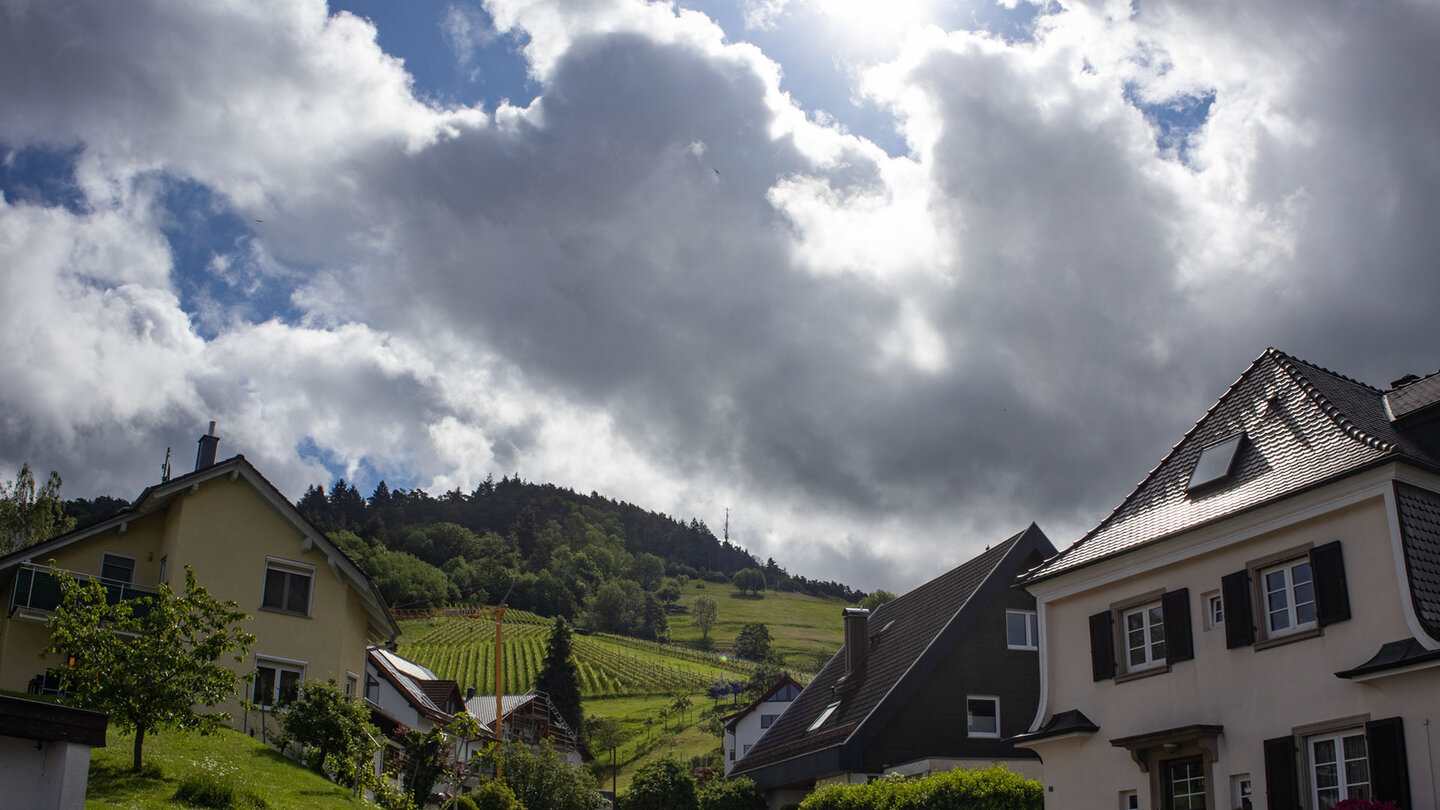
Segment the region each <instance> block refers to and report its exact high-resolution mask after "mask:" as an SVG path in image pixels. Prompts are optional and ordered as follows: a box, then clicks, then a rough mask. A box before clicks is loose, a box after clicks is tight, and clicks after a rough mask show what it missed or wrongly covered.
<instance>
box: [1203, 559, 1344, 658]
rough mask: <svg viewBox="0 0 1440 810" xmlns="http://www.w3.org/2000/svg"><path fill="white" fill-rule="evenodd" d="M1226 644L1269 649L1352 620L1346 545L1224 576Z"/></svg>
mask: <svg viewBox="0 0 1440 810" xmlns="http://www.w3.org/2000/svg"><path fill="white" fill-rule="evenodd" d="M1220 595H1221V601H1222V603H1223V604H1222V610H1223V611H1224V617H1225V646H1227V647H1229V648H1232V649H1233V648H1235V647H1244V646H1248V645H1250V644H1255V645H1256V648H1257V649H1262V648H1263V647H1265V646H1270V645H1271V644H1272V643H1273V644H1280V643H1284V642H1287V641H1296V640H1299V639H1304V638H1309V637H1310V636H1313V635H1317V634H1319V633H1320V631H1321V629H1322V628H1324V627H1327V626H1329V625H1331V624H1334V623H1336V622H1341V621H1345V620H1347V619H1349V618H1350V595H1349V590H1348V586H1347V585H1346V581H1345V560H1344V556H1343V553H1342V551H1341V548H1340V541H1338V540H1337V541H1334V542H1331V543H1326V544H1325V545H1323V546H1316V547H1314V548H1310V549H1306V548H1303V547H1302V548H1298V549H1292V550H1290V551H1287V552H1281V553H1279V554H1274V555H1271V556H1269V557H1265V558H1262V559H1260V560H1255V561H1252V562H1251V563H1249V564H1248V565H1247V566H1246V567H1245V568H1244V569H1243V570H1240V571H1236V572H1235V573H1233V574H1227V575H1226V576H1224V577H1221V578H1220Z"/></svg>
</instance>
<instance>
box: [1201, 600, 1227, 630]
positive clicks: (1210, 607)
mask: <svg viewBox="0 0 1440 810" xmlns="http://www.w3.org/2000/svg"><path fill="white" fill-rule="evenodd" d="M1224 626H1225V600H1224V599H1223V598H1221V596H1220V594H1219V593H1217V592H1214V591H1211V592H1210V593H1207V594H1205V629H1206V630H1218V629H1220V628H1221V627H1224Z"/></svg>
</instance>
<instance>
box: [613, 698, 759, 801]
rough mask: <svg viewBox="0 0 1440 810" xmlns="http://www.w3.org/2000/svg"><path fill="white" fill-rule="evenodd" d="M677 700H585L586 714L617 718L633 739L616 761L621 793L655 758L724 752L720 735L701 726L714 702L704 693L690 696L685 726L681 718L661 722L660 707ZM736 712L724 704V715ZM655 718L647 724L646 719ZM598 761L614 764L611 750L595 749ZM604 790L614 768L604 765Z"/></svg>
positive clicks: (684, 758) (686, 757)
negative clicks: (611, 760)
mask: <svg viewBox="0 0 1440 810" xmlns="http://www.w3.org/2000/svg"><path fill="white" fill-rule="evenodd" d="M674 700H675V699H674V698H673V697H669V696H666V695H656V696H646V697H623V698H591V699H587V700H586V701H585V716H586V717H613V718H615V719H617V720H619V721H620V730H621V733H623V734H624V735H625V736H626V737H628V738H629V739H628V740H627V741H626V742H625V744H624V745H621V746H620V748H619V749H617V751H616V752H615V753H616V757H615V759H616V764H617V765H618V767H619V774H618V775H617V778H616V780H615V782H616V785H617V786H618V788H619V790H620V791H621V792H624V791H625V789H626V788H627V787H629V786H630V780H631V779H633V778H634V777H635V772H636V771H637V770H639V769H640V766H641V765H644V764H645V763H647V762H650V761H651V760H655V759H663V758H670V759H675V760H679V761H680V762H681V763H688V762H689V761H690V759H691V758H692V757H697V756H705V755H710V754H715V755H718V754H719V753H720V737H719V736H718V735H714V734H706V733H705V732H703V731H701V730H700V729H699V727H698V725H697V724H698V722H699V720H700V718H701V714H702V712H704V711H705V710H707V709H712V707H713V704H714V701H712V700H711V699H710V698H708V697H705V696H703V695H695V696H692V697H691V698H690V700H691V702H692V705H691V707H690V709H689V710H688V711H687V713H686V717H685V721H684V723H683V725H682V723H681V721H680V720H678V719H677V720H672V721H671V722H670V723H669V724H668V726H669V727H668V728H666V724H664V723H662V722H661V721H660V719H659V718H660V710H661V709H662V708H664V707H666V706H669V705H670V704H671V703H672V702H673V701H674ZM729 711H733V709H732V708H731V707H729V706H728V705H723V704H722V705H721V707H720V714H722V715H723V714H725V713H726V712H729ZM650 719H653V722H652V723H649V724H647V723H646V720H650ZM593 753H594V755H595V758H596V761H598V762H601V763H603V764H605V765H607V766H608V765H609V764H610V752H609V751H595V752H593ZM599 779H600V782H601V784H599V788H600V789H601V790H607V791H608V790H609V789H610V785H611V780H610V770H609V768H608V767H607V768H604V769H603V770H601V771H600V776H599Z"/></svg>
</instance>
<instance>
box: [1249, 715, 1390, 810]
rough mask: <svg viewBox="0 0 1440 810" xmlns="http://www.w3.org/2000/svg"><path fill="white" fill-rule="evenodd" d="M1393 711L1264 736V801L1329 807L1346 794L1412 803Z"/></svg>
mask: <svg viewBox="0 0 1440 810" xmlns="http://www.w3.org/2000/svg"><path fill="white" fill-rule="evenodd" d="M1408 759H1409V757H1408V756H1407V755H1406V751H1405V723H1404V720H1403V719H1401V718H1399V717H1387V718H1384V719H1381V720H1370V721H1366V720H1365V718H1364V717H1363V716H1361V717H1348V718H1339V719H1337V720H1334V721H1331V722H1326V723H1316V724H1314V725H1311V726H1305V727H1300V728H1296V729H1293V730H1292V733H1291V734H1289V735H1287V736H1284V737H1277V738H1276V739H1273V740H1266V741H1265V782H1266V786H1265V791H1266V794H1267V798H1268V806H1270V807H1299V806H1300V805H1301V804H1302V802H1303V803H1304V804H1305V805H1306V806H1307V807H1308V808H1309V810H1330V808H1332V807H1334V806H1335V805H1337V804H1339V803H1340V802H1342V801H1344V800H1346V799H1369V800H1371V801H1376V802H1392V803H1394V804H1395V805H1396V806H1399V807H1412V806H1414V805H1413V804H1412V803H1411V801H1410V799H1411V796H1410V772H1409V767H1408V765H1407V764H1406V763H1407V760H1408Z"/></svg>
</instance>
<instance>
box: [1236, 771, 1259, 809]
mask: <svg viewBox="0 0 1440 810" xmlns="http://www.w3.org/2000/svg"><path fill="white" fill-rule="evenodd" d="M1230 805H1231V807H1232V808H1233V810H1253V808H1254V807H1255V792H1254V791H1253V790H1252V789H1251V787H1250V774H1248V773H1237V774H1235V775H1234V776H1232V777H1230Z"/></svg>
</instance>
